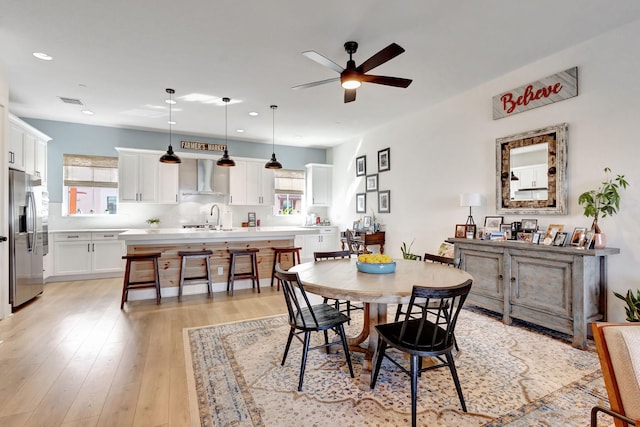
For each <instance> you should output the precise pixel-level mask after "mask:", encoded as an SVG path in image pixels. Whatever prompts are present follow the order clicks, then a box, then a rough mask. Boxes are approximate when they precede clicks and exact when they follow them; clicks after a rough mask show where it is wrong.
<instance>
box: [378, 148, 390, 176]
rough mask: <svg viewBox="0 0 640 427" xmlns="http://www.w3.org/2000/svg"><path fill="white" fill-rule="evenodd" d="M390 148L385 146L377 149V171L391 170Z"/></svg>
mask: <svg viewBox="0 0 640 427" xmlns="http://www.w3.org/2000/svg"><path fill="white" fill-rule="evenodd" d="M390 154H391V149H390V148H385V149H384V150H380V151H378V172H384V171H388V170H391V158H390Z"/></svg>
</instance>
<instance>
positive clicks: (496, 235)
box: [489, 231, 506, 240]
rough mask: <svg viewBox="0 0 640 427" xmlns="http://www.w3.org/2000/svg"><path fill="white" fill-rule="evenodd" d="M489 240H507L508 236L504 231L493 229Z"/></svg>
mask: <svg viewBox="0 0 640 427" xmlns="http://www.w3.org/2000/svg"><path fill="white" fill-rule="evenodd" d="M489 240H506V236H505V235H504V233H503V232H502V231H492V232H491V233H490V234H489Z"/></svg>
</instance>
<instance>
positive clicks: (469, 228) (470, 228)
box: [464, 224, 476, 239]
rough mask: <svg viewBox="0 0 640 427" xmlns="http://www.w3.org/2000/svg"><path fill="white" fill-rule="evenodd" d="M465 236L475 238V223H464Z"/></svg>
mask: <svg viewBox="0 0 640 427" xmlns="http://www.w3.org/2000/svg"><path fill="white" fill-rule="evenodd" d="M464 230H465V237H466V238H467V239H475V238H476V225H475V224H465V229H464Z"/></svg>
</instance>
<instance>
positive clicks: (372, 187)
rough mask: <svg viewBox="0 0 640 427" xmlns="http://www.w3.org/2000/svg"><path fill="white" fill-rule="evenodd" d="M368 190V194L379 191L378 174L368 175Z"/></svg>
mask: <svg viewBox="0 0 640 427" xmlns="http://www.w3.org/2000/svg"><path fill="white" fill-rule="evenodd" d="M366 189H367V192H369V191H378V174H377V173H374V174H373V175H367V182H366Z"/></svg>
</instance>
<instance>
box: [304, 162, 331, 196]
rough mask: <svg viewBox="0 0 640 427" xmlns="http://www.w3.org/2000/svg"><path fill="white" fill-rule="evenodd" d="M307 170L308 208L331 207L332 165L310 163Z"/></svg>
mask: <svg viewBox="0 0 640 427" xmlns="http://www.w3.org/2000/svg"><path fill="white" fill-rule="evenodd" d="M305 167H306V168H307V170H306V177H305V179H306V187H307V190H306V198H307V206H329V205H331V172H332V170H333V166H332V165H323V164H316V163H309V164H307V165H305Z"/></svg>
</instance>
